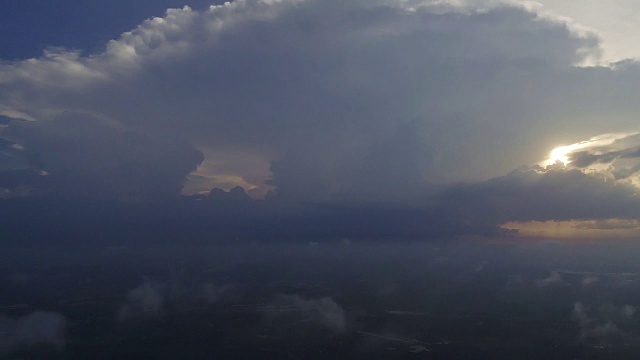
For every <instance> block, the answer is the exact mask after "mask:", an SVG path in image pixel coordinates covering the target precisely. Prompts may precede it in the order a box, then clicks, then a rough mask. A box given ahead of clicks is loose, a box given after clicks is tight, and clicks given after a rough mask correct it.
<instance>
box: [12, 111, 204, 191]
mask: <svg viewBox="0 0 640 360" xmlns="http://www.w3.org/2000/svg"><path fill="white" fill-rule="evenodd" d="M9 135H10V136H12V137H15V138H17V139H20V141H21V143H20V144H21V147H23V148H24V150H22V151H21V153H20V154H19V156H20V159H21V160H22V161H23V162H27V163H29V164H30V167H31V170H33V171H32V172H31V173H33V172H39V173H40V175H39V176H37V177H35V178H34V177H33V176H30V177H29V176H24V178H23V181H24V182H25V183H26V185H30V186H32V187H33V188H34V191H36V192H43V193H46V194H55V195H58V196H66V197H69V196H70V197H88V198H100V197H117V198H121V199H139V198H153V197H156V196H167V195H172V194H173V195H176V194H178V193H179V192H180V189H181V188H182V182H183V179H184V176H185V175H186V174H188V173H189V172H191V171H193V170H194V169H195V168H196V166H197V164H199V163H200V161H201V160H202V154H201V153H200V152H199V151H197V150H195V149H193V148H192V147H191V145H189V144H188V143H185V142H181V141H179V140H177V139H175V138H173V137H159V136H149V135H145V134H140V133H135V132H131V131H128V130H126V129H123V128H122V127H121V126H117V125H116V126H114V125H113V124H109V123H107V122H105V121H101V120H99V119H97V118H95V117H92V116H88V115H85V114H72V113H66V114H62V115H60V116H58V117H56V118H55V119H51V120H48V121H39V122H27V123H18V124H15V125H14V126H12V127H11V128H10V132H9ZM29 180H31V181H29Z"/></svg>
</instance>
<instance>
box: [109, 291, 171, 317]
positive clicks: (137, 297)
mask: <svg viewBox="0 0 640 360" xmlns="http://www.w3.org/2000/svg"><path fill="white" fill-rule="evenodd" d="M164 303H165V294H164V291H163V289H161V287H160V286H159V285H156V284H151V283H145V284H142V285H140V286H139V287H137V288H135V289H132V290H130V291H129V292H128V293H127V296H126V298H125V300H124V302H123V303H122V305H120V309H119V310H118V314H117V319H118V321H128V320H137V319H151V318H156V317H158V316H160V315H161V314H162V312H163V309H164Z"/></svg>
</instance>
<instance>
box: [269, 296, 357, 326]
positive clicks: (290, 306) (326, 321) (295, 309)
mask: <svg viewBox="0 0 640 360" xmlns="http://www.w3.org/2000/svg"><path fill="white" fill-rule="evenodd" d="M292 315H293V316H292ZM267 316H268V317H269V318H270V319H271V320H272V321H274V322H276V323H280V322H282V321H284V322H287V320H291V321H293V322H310V323H312V324H315V325H320V326H323V327H324V328H326V329H327V330H329V331H331V332H337V333H339V332H343V331H345V329H346V326H347V320H346V315H345V311H344V309H343V308H342V307H341V306H340V305H338V304H337V303H336V302H335V301H334V300H333V299H332V298H330V297H323V298H320V299H305V298H303V297H301V296H300V295H297V294H296V295H279V296H277V297H276V298H275V299H274V301H273V302H272V303H271V305H270V306H269V308H268V311H267Z"/></svg>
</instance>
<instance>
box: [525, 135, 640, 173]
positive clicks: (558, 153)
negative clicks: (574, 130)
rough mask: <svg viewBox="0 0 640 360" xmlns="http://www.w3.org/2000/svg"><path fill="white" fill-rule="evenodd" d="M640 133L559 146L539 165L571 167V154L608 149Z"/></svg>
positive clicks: (597, 137) (596, 138) (599, 136)
mask: <svg viewBox="0 0 640 360" xmlns="http://www.w3.org/2000/svg"><path fill="white" fill-rule="evenodd" d="M638 134H640V133H638V132H627V133H611V134H602V135H598V136H594V137H592V138H590V139H589V140H585V141H581V142H578V143H575V144H570V145H563V146H559V147H557V148H555V149H553V150H551V152H550V153H549V158H548V159H546V160H544V161H542V162H540V163H539V164H538V165H540V166H542V167H546V166H549V165H553V164H555V163H556V162H558V161H560V162H562V164H564V165H569V164H570V162H571V159H570V157H571V154H573V153H576V152H579V151H587V150H590V149H599V148H602V147H608V146H610V145H612V144H614V143H615V142H616V141H618V140H622V139H625V138H628V137H630V136H633V135H638Z"/></svg>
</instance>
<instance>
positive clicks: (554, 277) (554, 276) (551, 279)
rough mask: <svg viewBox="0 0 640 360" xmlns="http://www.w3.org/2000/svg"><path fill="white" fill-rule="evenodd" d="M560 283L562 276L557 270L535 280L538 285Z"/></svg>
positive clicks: (545, 285)
mask: <svg viewBox="0 0 640 360" xmlns="http://www.w3.org/2000/svg"><path fill="white" fill-rule="evenodd" d="M562 283H563V280H562V276H560V274H559V273H558V272H557V271H553V272H552V273H551V274H550V275H549V276H548V277H546V278H544V279H540V280H536V282H535V284H536V286H538V287H547V286H557V285H562Z"/></svg>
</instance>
